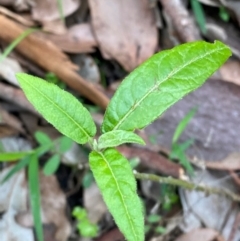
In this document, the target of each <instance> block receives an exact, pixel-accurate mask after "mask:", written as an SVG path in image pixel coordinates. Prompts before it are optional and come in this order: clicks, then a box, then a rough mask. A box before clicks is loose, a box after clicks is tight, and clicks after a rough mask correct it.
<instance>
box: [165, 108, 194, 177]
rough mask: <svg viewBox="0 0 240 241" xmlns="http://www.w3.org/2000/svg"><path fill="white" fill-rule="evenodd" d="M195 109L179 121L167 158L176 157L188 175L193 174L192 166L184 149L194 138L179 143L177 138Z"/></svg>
mask: <svg viewBox="0 0 240 241" xmlns="http://www.w3.org/2000/svg"><path fill="white" fill-rule="evenodd" d="M196 110H197V109H192V110H191V111H189V113H188V114H187V115H186V116H185V117H184V118H183V119H182V120H181V121H180V122H179V124H178V126H177V128H176V130H175V132H174V135H173V139H172V148H171V153H170V155H169V158H170V159H172V160H174V159H177V160H179V162H180V163H181V164H182V166H183V167H184V168H185V169H186V170H187V172H188V173H189V174H190V175H193V172H194V170H193V167H192V165H191V163H190V161H189V160H188V158H187V156H186V154H185V152H186V150H187V149H188V148H189V147H190V146H191V145H192V144H193V142H194V140H193V139H190V140H187V141H184V142H183V143H179V142H178V140H179V138H180V136H181V135H182V133H183V131H184V130H185V129H186V127H187V125H188V123H189V122H190V120H191V119H192V118H193V116H194V115H195V114H196Z"/></svg>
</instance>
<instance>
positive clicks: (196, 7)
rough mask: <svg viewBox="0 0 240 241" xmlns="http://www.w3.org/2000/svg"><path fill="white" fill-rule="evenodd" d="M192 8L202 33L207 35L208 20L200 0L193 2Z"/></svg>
mask: <svg viewBox="0 0 240 241" xmlns="http://www.w3.org/2000/svg"><path fill="white" fill-rule="evenodd" d="M191 6H192V10H193V12H194V15H195V18H196V21H197V23H198V25H199V28H200V30H201V32H202V33H203V34H206V31H207V30H206V20H205V14H204V10H203V7H202V5H201V3H200V2H198V0H191Z"/></svg>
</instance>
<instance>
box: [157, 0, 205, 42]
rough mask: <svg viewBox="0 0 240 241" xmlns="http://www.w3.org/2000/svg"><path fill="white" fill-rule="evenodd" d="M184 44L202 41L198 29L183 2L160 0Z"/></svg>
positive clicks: (178, 0)
mask: <svg viewBox="0 0 240 241" xmlns="http://www.w3.org/2000/svg"><path fill="white" fill-rule="evenodd" d="M160 2H161V4H162V5H163V9H164V11H165V13H166V14H167V15H168V17H169V18H170V19H171V20H172V25H173V26H174V28H175V30H176V31H177V33H178V35H179V37H180V40H181V41H182V42H191V41H196V40H199V39H201V37H200V33H199V31H198V27H197V26H196V24H195V22H194V20H193V19H192V18H191V17H190V15H189V12H188V11H187V9H186V8H185V7H184V5H183V3H182V1H181V0H160Z"/></svg>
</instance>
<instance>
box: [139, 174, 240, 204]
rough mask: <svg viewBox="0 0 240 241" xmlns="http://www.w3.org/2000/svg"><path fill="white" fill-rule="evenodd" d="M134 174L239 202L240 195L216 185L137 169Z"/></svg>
mask: <svg viewBox="0 0 240 241" xmlns="http://www.w3.org/2000/svg"><path fill="white" fill-rule="evenodd" d="M134 176H135V177H136V178H137V179H141V180H150V181H153V182H159V183H165V184H169V185H174V186H177V187H182V188H185V189H187V190H194V191H201V192H204V193H206V194H217V195H221V196H225V197H228V198H230V199H232V200H233V201H236V202H240V196H239V195H237V194H235V193H233V192H231V191H229V190H227V189H223V188H216V187H209V186H204V185H197V184H195V183H193V182H189V181H185V180H180V179H176V178H173V177H162V176H157V175H154V174H147V173H138V172H137V171H134Z"/></svg>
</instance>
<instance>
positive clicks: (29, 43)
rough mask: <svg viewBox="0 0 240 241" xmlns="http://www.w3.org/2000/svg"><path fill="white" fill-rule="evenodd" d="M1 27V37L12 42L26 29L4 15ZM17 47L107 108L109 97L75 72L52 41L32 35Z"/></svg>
mask: <svg viewBox="0 0 240 241" xmlns="http://www.w3.org/2000/svg"><path fill="white" fill-rule="evenodd" d="M0 29H1V31H0V39H3V40H4V41H5V42H8V43H9V42H12V41H13V40H14V39H16V38H17V37H18V36H19V35H20V34H22V33H23V31H24V29H23V28H22V27H20V26H19V25H18V24H16V23H14V22H13V21H11V20H9V19H7V18H6V17H5V16H2V15H0ZM16 49H17V50H18V51H19V52H20V53H21V54H22V55H24V56H25V57H27V58H29V59H31V60H32V61H34V62H35V63H37V64H38V65H39V66H41V67H42V68H44V69H45V70H47V71H49V72H53V73H55V74H56V75H57V76H58V77H59V78H60V79H61V80H62V81H64V82H65V83H66V84H68V85H69V86H70V87H72V88H73V89H75V90H77V91H78V92H79V93H81V94H82V95H83V96H84V97H86V98H88V99H89V100H91V101H92V102H94V103H95V104H96V105H98V106H100V107H102V108H103V109H105V108H106V106H107V104H108V102H109V99H108V98H107V97H106V96H105V95H104V94H103V93H102V92H100V91H99V90H98V89H97V88H96V87H95V85H94V84H92V83H89V82H86V81H85V80H84V79H83V78H81V76H79V75H78V74H77V73H76V72H75V70H76V68H77V67H76V66H75V65H73V64H72V63H71V62H70V60H69V58H68V57H67V56H66V55H65V54H64V53H62V52H61V51H60V49H59V48H58V47H57V46H55V45H53V44H52V43H51V42H48V41H46V40H45V41H43V40H42V39H39V38H38V37H36V36H33V35H30V36H28V37H26V38H25V39H24V40H23V41H21V43H20V44H19V45H17V47H16Z"/></svg>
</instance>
